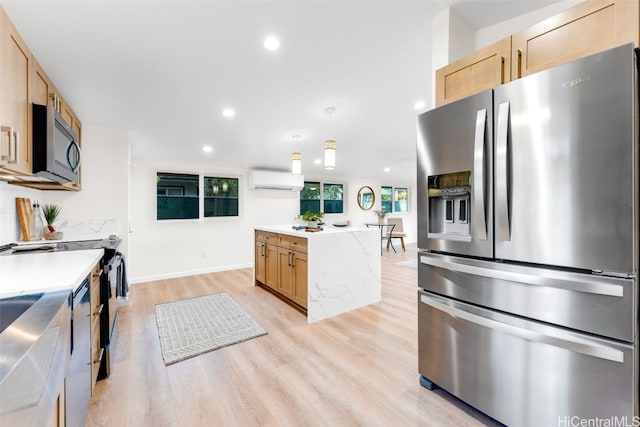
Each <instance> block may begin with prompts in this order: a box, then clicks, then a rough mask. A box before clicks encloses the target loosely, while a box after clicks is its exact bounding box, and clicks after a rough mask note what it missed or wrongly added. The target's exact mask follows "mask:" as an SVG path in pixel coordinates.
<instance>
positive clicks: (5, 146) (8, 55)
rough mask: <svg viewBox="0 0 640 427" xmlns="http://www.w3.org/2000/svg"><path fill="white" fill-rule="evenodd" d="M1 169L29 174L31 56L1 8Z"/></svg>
mask: <svg viewBox="0 0 640 427" xmlns="http://www.w3.org/2000/svg"><path fill="white" fill-rule="evenodd" d="M0 58H1V60H0V131H1V132H0V169H3V170H4V171H9V172H15V173H18V174H28V175H30V174H31V114H30V111H29V110H30V108H31V83H30V81H31V79H30V72H31V60H32V55H31V52H29V49H28V48H27V45H26V44H25V42H24V41H23V40H22V38H21V37H20V35H19V34H18V32H17V31H16V29H15V27H14V26H13V24H12V23H11V21H10V20H9V17H8V16H7V14H6V13H5V12H4V10H2V9H1V8H0Z"/></svg>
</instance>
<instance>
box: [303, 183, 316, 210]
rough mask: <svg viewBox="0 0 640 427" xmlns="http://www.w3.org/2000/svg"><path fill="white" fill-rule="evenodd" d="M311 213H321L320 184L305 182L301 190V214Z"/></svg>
mask: <svg viewBox="0 0 640 427" xmlns="http://www.w3.org/2000/svg"><path fill="white" fill-rule="evenodd" d="M307 211H311V212H320V183H319V182H307V181H305V183H304V187H302V190H300V214H301V215H302V214H303V213H305V212H307Z"/></svg>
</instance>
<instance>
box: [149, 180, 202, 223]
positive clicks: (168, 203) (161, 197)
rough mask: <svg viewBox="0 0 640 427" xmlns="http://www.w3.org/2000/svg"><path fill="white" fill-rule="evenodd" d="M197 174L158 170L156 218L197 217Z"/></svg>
mask: <svg viewBox="0 0 640 427" xmlns="http://www.w3.org/2000/svg"><path fill="white" fill-rule="evenodd" d="M199 178H200V177H199V176H198V175H190V174H180V173H168V172H158V174H157V177H156V182H157V190H156V195H157V196H156V197H157V203H156V219H158V220H162V219H197V218H198V217H199V212H198V186H199V181H200V179H199Z"/></svg>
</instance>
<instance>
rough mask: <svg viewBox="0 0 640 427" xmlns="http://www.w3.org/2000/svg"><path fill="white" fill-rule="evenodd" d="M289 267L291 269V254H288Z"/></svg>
mask: <svg viewBox="0 0 640 427" xmlns="http://www.w3.org/2000/svg"><path fill="white" fill-rule="evenodd" d="M287 265H288V266H289V267H291V252H287Z"/></svg>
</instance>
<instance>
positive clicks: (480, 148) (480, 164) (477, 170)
mask: <svg viewBox="0 0 640 427" xmlns="http://www.w3.org/2000/svg"><path fill="white" fill-rule="evenodd" d="M486 125H487V110H486V109H484V110H480V111H478V113H477V115H476V135H475V141H474V148H473V199H474V200H473V201H474V210H475V217H476V218H477V220H478V222H477V224H478V225H477V235H478V239H479V240H487V219H486V216H485V211H486V205H485V192H484V182H485V174H484V170H485V168H484V150H485V146H484V144H485V128H486Z"/></svg>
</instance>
